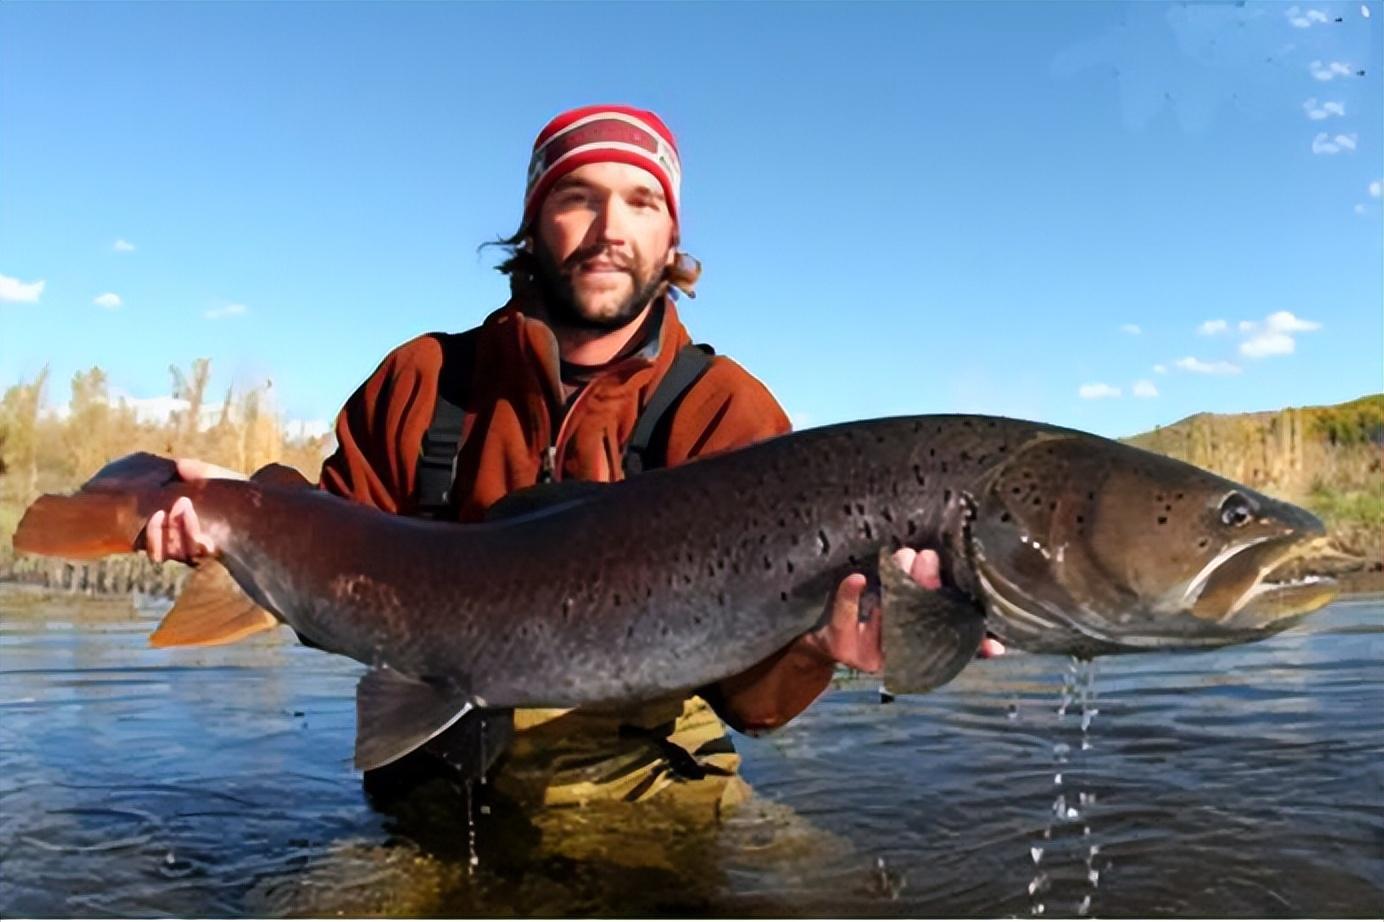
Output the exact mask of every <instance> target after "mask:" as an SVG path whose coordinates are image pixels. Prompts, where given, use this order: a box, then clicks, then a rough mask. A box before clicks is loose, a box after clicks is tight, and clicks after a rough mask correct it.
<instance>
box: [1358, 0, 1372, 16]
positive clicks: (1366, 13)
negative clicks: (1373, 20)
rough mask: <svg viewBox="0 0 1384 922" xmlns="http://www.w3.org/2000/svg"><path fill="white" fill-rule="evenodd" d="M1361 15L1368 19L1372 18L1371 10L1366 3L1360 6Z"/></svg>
mask: <svg viewBox="0 0 1384 922" xmlns="http://www.w3.org/2000/svg"><path fill="white" fill-rule="evenodd" d="M1360 15H1361V16H1364V17H1365V18H1366V19H1369V18H1370V8H1369V7H1368V6H1367V5H1366V4H1364V3H1362V4H1360Z"/></svg>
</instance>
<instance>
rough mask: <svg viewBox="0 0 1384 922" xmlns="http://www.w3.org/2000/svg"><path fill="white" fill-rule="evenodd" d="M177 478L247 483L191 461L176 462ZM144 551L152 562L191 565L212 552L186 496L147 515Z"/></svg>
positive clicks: (225, 470)
mask: <svg viewBox="0 0 1384 922" xmlns="http://www.w3.org/2000/svg"><path fill="white" fill-rule="evenodd" d="M178 476H179V477H181V478H182V479H183V480H248V479H249V478H247V477H246V476H245V475H244V474H242V473H239V472H238V471H233V470H230V469H228V468H224V467H217V466H216V465H215V464H208V463H207V462H205V461H198V460H197V459H195V458H179V459H178ZM144 548H145V550H147V551H148V552H149V559H150V560H153V561H155V562H159V561H163V560H178V561H181V562H183V563H192V561H194V560H196V559H197V558H198V557H205V556H208V555H211V554H214V553H216V547H215V546H214V545H213V542H212V540H211V536H209V535H208V534H207V533H206V532H205V531H203V530H202V524H201V522H199V521H198V520H197V510H196V509H194V508H193V507H192V500H191V499H189V498H188V497H186V496H183V497H180V498H179V499H177V500H175V501H174V503H173V505H172V506H171V507H170V508H168V509H160V510H159V511H158V512H155V513H154V514H153V515H151V516H149V522H148V524H146V525H145V526H144Z"/></svg>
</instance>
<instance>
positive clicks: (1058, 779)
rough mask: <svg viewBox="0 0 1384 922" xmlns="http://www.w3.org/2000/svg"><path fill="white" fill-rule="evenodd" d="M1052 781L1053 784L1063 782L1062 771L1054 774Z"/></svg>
mask: <svg viewBox="0 0 1384 922" xmlns="http://www.w3.org/2000/svg"><path fill="white" fill-rule="evenodd" d="M1052 783H1053V784H1061V783H1062V773H1061V772H1058V773H1057V774H1055V775H1053V776H1052Z"/></svg>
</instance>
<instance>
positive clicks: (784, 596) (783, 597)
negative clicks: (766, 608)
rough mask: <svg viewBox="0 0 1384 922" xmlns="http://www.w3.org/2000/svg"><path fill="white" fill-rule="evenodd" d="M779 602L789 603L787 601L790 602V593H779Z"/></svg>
mask: <svg viewBox="0 0 1384 922" xmlns="http://www.w3.org/2000/svg"><path fill="white" fill-rule="evenodd" d="M779 601H780V602H787V601H788V593H786V592H780V593H779Z"/></svg>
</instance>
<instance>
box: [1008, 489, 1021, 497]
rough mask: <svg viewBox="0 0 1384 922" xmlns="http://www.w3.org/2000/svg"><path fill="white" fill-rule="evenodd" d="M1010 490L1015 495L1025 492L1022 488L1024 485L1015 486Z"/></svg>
mask: <svg viewBox="0 0 1384 922" xmlns="http://www.w3.org/2000/svg"><path fill="white" fill-rule="evenodd" d="M1009 492H1010V493H1013V494H1014V495H1015V496H1018V495H1019V494H1020V493H1022V492H1023V488H1022V487H1014V488H1013V489H1011V490H1010V491H1009Z"/></svg>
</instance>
